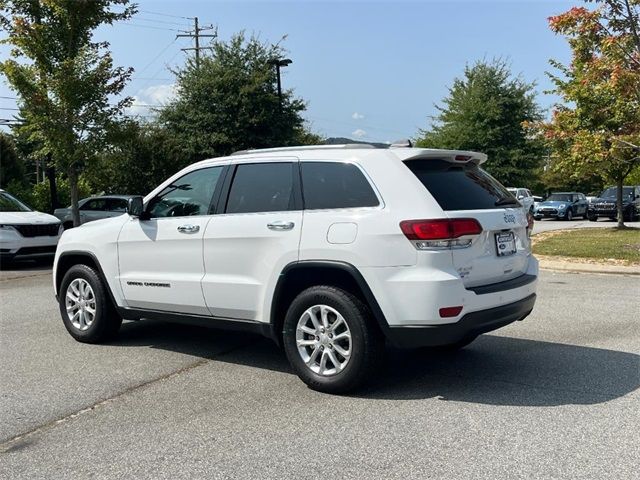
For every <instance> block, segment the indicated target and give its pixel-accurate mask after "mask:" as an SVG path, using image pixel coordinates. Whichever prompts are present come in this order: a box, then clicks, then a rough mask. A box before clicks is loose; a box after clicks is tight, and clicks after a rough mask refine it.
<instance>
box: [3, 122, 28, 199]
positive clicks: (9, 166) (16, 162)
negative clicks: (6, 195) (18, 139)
mask: <svg viewBox="0 0 640 480" xmlns="http://www.w3.org/2000/svg"><path fill="white" fill-rule="evenodd" d="M25 177H26V168H25V165H24V161H23V160H22V158H20V156H19V155H18V151H17V149H16V146H15V143H14V141H13V138H11V136H9V135H7V134H6V133H3V132H0V188H5V189H6V188H7V185H8V184H9V183H11V182H18V183H25Z"/></svg>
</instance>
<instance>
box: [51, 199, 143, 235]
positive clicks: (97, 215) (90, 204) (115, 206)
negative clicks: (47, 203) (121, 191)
mask: <svg viewBox="0 0 640 480" xmlns="http://www.w3.org/2000/svg"><path fill="white" fill-rule="evenodd" d="M131 197H132V195H103V196H100V197H89V198H83V199H82V200H80V201H79V202H78V207H79V209H80V223H81V224H82V223H87V222H91V221H93V220H100V219H102V218H110V217H117V216H119V215H122V214H123V213H125V212H126V211H127V202H128V200H129V199H130V198H131ZM53 214H54V215H55V216H56V217H58V218H59V219H60V221H61V222H62V225H63V226H64V228H65V229H66V228H71V227H73V216H72V215H71V207H70V206H69V207H67V208H56V210H55V211H54V212H53Z"/></svg>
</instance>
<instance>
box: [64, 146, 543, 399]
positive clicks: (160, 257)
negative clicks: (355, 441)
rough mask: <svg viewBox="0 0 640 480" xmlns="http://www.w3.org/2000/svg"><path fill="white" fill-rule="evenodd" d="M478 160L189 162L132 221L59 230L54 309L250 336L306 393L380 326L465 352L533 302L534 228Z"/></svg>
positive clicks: (404, 339) (85, 318) (78, 318)
mask: <svg viewBox="0 0 640 480" xmlns="http://www.w3.org/2000/svg"><path fill="white" fill-rule="evenodd" d="M485 160H486V156H485V155H483V154H480V153H475V152H462V151H447V150H431V149H420V148H389V149H378V148H371V147H369V148H366V147H365V146H354V145H343V146H313V147H293V148H281V149H270V150H255V151H247V152H243V153H240V154H236V155H232V156H230V157H224V158H216V159H212V160H205V161H202V162H199V163H196V164H194V165H191V166H189V167H187V168H185V169H184V170H182V171H180V172H178V173H177V174H175V175H174V176H173V177H171V178H169V179H168V180H167V181H165V182H164V183H163V184H161V185H160V186H159V187H158V188H156V189H155V190H154V191H152V192H151V193H150V194H149V195H147V196H146V197H145V198H144V199H143V198H142V197H135V198H132V199H131V200H129V205H128V211H127V213H128V215H123V216H120V217H116V218H110V219H105V220H102V221H100V222H92V223H88V224H86V225H82V226H81V227H80V228H74V229H71V230H66V231H65V232H64V234H63V236H62V240H61V241H60V245H59V247H58V251H57V253H56V258H55V262H54V270H53V281H54V289H55V292H56V295H57V298H58V301H59V305H60V314H61V316H62V320H63V322H64V325H65V327H66V329H67V330H68V331H69V333H70V334H71V335H72V336H73V337H74V338H75V339H76V340H78V341H81V342H87V343H96V342H101V341H104V340H106V339H107V338H109V337H110V336H112V335H114V334H115V333H116V332H117V331H118V329H119V327H120V324H121V322H122V319H123V318H124V319H129V320H140V319H146V318H153V319H161V320H168V321H176V322H187V323H195V324H198V325H209V326H213V327H224V328H231V329H236V330H245V331H251V332H256V333H260V334H263V335H265V336H267V337H270V338H272V339H273V340H274V341H276V342H278V343H280V344H282V345H283V346H284V349H285V351H286V354H287V357H288V359H289V361H290V363H291V365H292V367H293V369H294V371H295V372H296V373H297V374H298V375H299V377H300V378H301V379H302V380H303V381H304V382H306V383H307V384H308V385H309V386H310V387H311V388H314V389H317V390H321V391H327V392H343V391H346V390H350V389H353V388H355V387H357V386H358V385H360V384H362V383H363V382H364V381H365V380H366V379H367V378H368V377H369V376H370V375H372V374H375V372H376V369H377V368H378V365H379V361H380V359H381V358H382V357H383V348H384V340H385V337H386V338H387V339H388V340H389V341H390V342H392V343H393V344H395V345H397V346H400V347H417V346H447V347H449V348H461V347H463V346H464V345H466V344H468V343H470V342H471V341H473V340H474V339H475V338H476V337H477V336H478V335H480V334H482V333H485V332H488V331H491V330H494V329H497V328H500V327H502V326H504V325H507V324H509V323H511V322H515V321H516V320H522V319H524V318H525V317H526V316H527V315H529V313H530V312H531V310H532V309H533V306H534V302H535V299H536V286H537V278H538V262H537V261H536V259H535V258H534V257H533V256H532V254H531V243H530V237H529V233H530V230H529V229H530V227H531V224H530V223H529V221H528V218H527V215H526V214H525V212H524V211H523V209H522V207H521V205H520V203H518V202H517V201H516V199H515V198H514V197H513V196H512V195H510V194H509V192H507V190H506V189H505V188H504V187H503V186H502V185H501V184H500V183H499V182H497V181H496V180H495V179H494V178H492V177H491V176H490V175H489V174H487V173H486V172H485V171H484V170H482V168H481V167H480V164H482V163H483V162H484V161H485Z"/></svg>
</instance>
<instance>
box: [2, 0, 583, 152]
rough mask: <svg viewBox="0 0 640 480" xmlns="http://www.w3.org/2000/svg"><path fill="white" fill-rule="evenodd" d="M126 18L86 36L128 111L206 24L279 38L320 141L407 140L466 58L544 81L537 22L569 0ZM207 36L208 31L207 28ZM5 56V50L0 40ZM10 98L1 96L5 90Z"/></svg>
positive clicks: (224, 8) (158, 100) (8, 101)
mask: <svg viewBox="0 0 640 480" xmlns="http://www.w3.org/2000/svg"><path fill="white" fill-rule="evenodd" d="M136 3H137V4H138V5H139V13H138V14H137V15H136V16H135V17H134V18H133V19H131V20H130V21H128V22H122V23H119V24H116V25H114V26H110V27H102V28H100V29H99V30H98V31H97V32H96V39H98V40H106V41H108V42H109V43H110V45H111V47H110V48H111V50H112V54H113V57H114V61H115V64H116V65H121V66H130V67H133V68H134V69H135V73H134V74H133V80H132V81H131V82H130V83H129V84H128V86H127V87H126V89H125V91H124V94H125V95H130V96H132V97H134V98H135V100H136V105H137V106H135V107H133V108H132V109H131V110H130V112H129V113H130V114H142V115H148V114H149V107H148V106H149V105H161V104H163V103H165V102H167V101H168V100H170V98H171V96H172V95H174V94H175V89H174V85H173V83H174V82H173V75H172V74H171V72H170V69H171V68H176V67H180V65H182V64H183V62H184V60H185V57H186V55H191V54H192V52H184V51H182V50H181V49H182V48H187V47H192V46H193V40H192V39H189V38H176V35H177V34H180V33H181V32H180V30H189V29H190V28H192V26H193V20H192V17H196V16H197V17H198V19H199V22H200V25H201V26H203V25H204V26H207V25H211V26H214V27H217V31H218V35H219V37H220V38H221V39H228V38H230V37H231V36H232V35H233V34H234V33H237V32H239V31H241V30H244V31H245V32H247V33H248V34H255V35H257V36H259V38H261V39H262V40H264V41H268V42H273V43H276V42H278V41H280V40H281V39H282V38H283V37H285V36H286V38H285V39H284V40H282V43H281V44H282V46H283V47H284V48H285V49H286V50H287V52H288V53H287V56H288V58H290V59H291V60H292V61H293V63H292V64H291V65H289V66H288V67H286V68H284V69H283V70H282V84H283V88H287V89H293V90H294V93H295V94H296V95H297V96H299V97H301V98H302V99H304V100H305V101H306V102H307V111H306V112H305V114H304V116H305V118H306V120H307V121H308V123H309V126H310V127H311V129H312V130H313V131H314V132H316V133H319V134H321V135H324V136H327V137H348V138H355V139H360V140H366V141H379V142H392V141H395V140H398V139H402V138H410V137H415V136H416V135H417V134H418V132H419V129H422V128H427V127H428V125H429V124H430V121H431V120H430V118H431V117H432V116H433V115H435V114H436V113H437V110H436V108H435V106H436V105H437V104H440V103H441V101H442V99H443V98H444V97H445V96H446V94H447V87H448V86H450V85H451V83H452V82H453V79H454V78H455V77H458V76H461V75H462V73H463V70H464V67H465V65H467V64H472V63H474V62H476V61H478V60H483V59H486V60H491V59H493V58H502V59H505V60H507V61H508V62H509V63H510V65H511V68H512V71H513V72H514V74H519V75H522V77H523V78H524V79H525V80H527V81H529V82H536V83H537V87H536V90H537V92H538V102H539V104H540V105H541V106H542V107H543V108H545V109H549V108H550V107H551V106H552V105H553V103H554V102H556V101H557V99H556V98H555V97H554V96H553V95H549V94H545V93H543V92H544V91H545V90H549V89H551V87H552V85H551V82H550V81H549V79H548V77H547V76H546V74H545V72H547V71H551V70H552V67H551V66H550V65H549V59H551V58H553V59H556V60H559V61H561V62H563V63H567V62H568V60H569V49H568V46H567V44H566V41H565V40H564V39H563V38H562V37H558V36H556V35H554V34H553V33H552V32H551V31H550V30H549V28H548V23H547V18H548V17H549V16H551V15H556V14H559V13H562V12H564V11H566V10H568V9H569V8H571V7H572V6H574V5H579V4H581V2H580V1H579V0H574V1H572V2H571V1H544V0H538V1H520V0H511V1H507V0H504V1H482V0H476V1H456V0H450V1H427V0H424V1H413V2H401V1H396V2H380V1H352V2H345V1H324V2H320V1H311V0H298V1H288V2H272V1H253V2H249V1H243V0H236V1H231V2H228V1H227V2H224V1H204V0H201V1H191V0H140V1H138V2H136ZM206 33H211V31H209V32H206ZM0 55H2V56H6V55H8V48H7V47H2V48H0ZM5 97H12V98H5ZM13 97H15V93H14V92H12V91H11V90H10V89H9V87H8V86H7V84H6V82H5V80H4V79H2V83H1V84H0V118H11V116H12V115H14V114H15V113H16V112H15V111H14V110H11V109H12V108H13V109H15V107H16V104H15V100H13Z"/></svg>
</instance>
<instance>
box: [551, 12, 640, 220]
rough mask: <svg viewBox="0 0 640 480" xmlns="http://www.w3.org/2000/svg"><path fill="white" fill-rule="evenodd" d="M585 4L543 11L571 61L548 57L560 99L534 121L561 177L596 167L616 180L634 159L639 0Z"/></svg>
mask: <svg viewBox="0 0 640 480" xmlns="http://www.w3.org/2000/svg"><path fill="white" fill-rule="evenodd" d="M595 3H596V8H595V9H593V10H590V9H587V8H585V7H575V8H572V9H570V10H569V11H567V12H565V13H563V14H561V15H558V16H555V17H551V18H550V19H549V25H550V28H551V30H552V31H554V32H555V33H557V34H560V35H564V36H565V37H566V38H567V41H568V43H569V46H570V48H571V52H572V58H571V63H570V64H569V65H562V64H561V63H559V62H557V61H554V60H552V61H551V64H552V65H553V66H554V67H556V69H557V70H558V71H559V74H552V75H550V77H551V79H552V80H553V82H554V84H555V90H554V93H556V94H558V95H559V96H560V97H561V98H562V100H563V102H564V103H563V104H561V105H557V106H556V107H555V108H554V110H553V116H552V119H551V121H550V122H548V123H545V124H542V125H541V131H542V133H543V134H544V136H545V138H546V140H547V141H548V144H549V145H550V147H551V150H552V156H551V168H552V170H553V171H554V172H556V173H557V174H560V175H564V176H567V177H580V176H589V175H593V173H594V172H595V173H597V174H599V175H600V176H601V177H602V178H603V179H604V180H605V181H607V182H613V183H615V184H616V185H617V186H618V225H619V226H622V225H623V218H622V185H623V183H624V180H625V178H626V177H627V176H628V175H629V174H630V173H631V172H632V171H633V169H634V167H635V164H637V161H638V149H637V148H634V145H638V144H640V36H639V29H640V20H639V19H640V0H605V1H603V0H600V1H596V2H595Z"/></svg>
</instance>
